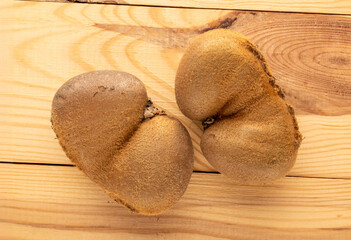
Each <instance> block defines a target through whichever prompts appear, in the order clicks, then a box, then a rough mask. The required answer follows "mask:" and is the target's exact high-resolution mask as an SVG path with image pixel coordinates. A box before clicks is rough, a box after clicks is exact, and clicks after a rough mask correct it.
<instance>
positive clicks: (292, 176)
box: [0, 161, 351, 180]
mask: <svg viewBox="0 0 351 240" xmlns="http://www.w3.org/2000/svg"><path fill="white" fill-rule="evenodd" d="M0 164H19V165H40V166H56V167H76V165H75V164H58V163H30V162H10V161H0ZM193 173H202V174H216V175H218V174H221V173H219V172H210V171H193ZM285 177H288V178H315V179H334V180H351V178H336V177H313V176H298V175H289V174H288V175H286V176H285Z"/></svg>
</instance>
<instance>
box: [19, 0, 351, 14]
mask: <svg viewBox="0 0 351 240" xmlns="http://www.w3.org/2000/svg"><path fill="white" fill-rule="evenodd" d="M18 1H32V2H58V3H81V4H105V5H119V6H136V7H155V8H185V9H204V10H237V11H255V12H276V13H301V14H323V15H340V16H343V15H344V16H350V15H351V4H350V6H347V7H344V8H342V7H341V6H340V7H338V6H334V7H333V8H334V9H336V10H335V11H332V10H330V9H332V8H331V5H332V4H333V3H330V2H329V3H327V1H326V2H325V3H323V1H322V3H321V4H322V5H323V4H329V7H330V8H329V9H328V8H327V9H325V10H320V11H318V10H316V9H318V4H317V3H315V5H316V7H315V8H311V9H310V10H309V11H306V10H305V11H303V10H302V9H303V8H304V7H305V6H304V4H305V3H300V5H298V6H281V7H279V6H278V7H276V6H275V7H272V6H270V5H269V3H268V2H267V1H262V3H261V4H263V6H261V7H256V6H251V7H249V5H248V4H247V5H245V4H244V6H240V5H239V4H238V5H239V6H238V5H235V3H232V4H229V6H226V7H217V6H212V5H210V4H208V5H206V3H208V2H209V1H206V0H202V1H197V2H196V3H203V4H202V5H201V6H196V5H195V4H194V3H191V2H194V1H189V2H190V4H189V2H188V3H185V4H184V5H176V3H172V2H171V1H163V2H162V3H163V4H161V3H154V2H151V3H150V2H149V4H145V3H144V2H138V1H131V2H129V3H128V2H127V1H119V0H115V1H114V0H18ZM165 2H166V4H165ZM173 2H180V1H173ZM265 2H267V3H266V6H264V3H265ZM335 5H337V3H335ZM245 6H246V7H245ZM324 8H325V7H324ZM348 10H349V12H347V11H348Z"/></svg>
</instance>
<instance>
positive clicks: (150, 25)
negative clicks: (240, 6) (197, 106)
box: [0, 1, 351, 178]
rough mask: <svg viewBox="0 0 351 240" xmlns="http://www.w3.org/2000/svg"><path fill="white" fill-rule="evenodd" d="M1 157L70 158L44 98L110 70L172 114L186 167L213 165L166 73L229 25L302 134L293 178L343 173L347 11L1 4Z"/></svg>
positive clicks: (349, 88)
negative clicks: (129, 77)
mask: <svg viewBox="0 0 351 240" xmlns="http://www.w3.org/2000/svg"><path fill="white" fill-rule="evenodd" d="M0 4H1V5H0V21H1V25H0V40H1V43H2V45H1V46H2V47H1V49H2V59H3V64H1V72H0V74H1V75H0V81H1V87H0V123H1V125H0V133H1V134H0V161H3V162H38V163H52V164H71V162H70V161H69V160H68V159H67V158H66V157H65V155H64V153H63V151H62V150H61V148H60V146H59V144H58V142H57V140H56V139H55V135H54V133H53V131H52V130H51V128H50V108H51V100H52V97H53V95H54V94H55V92H56V90H57V89H58V88H59V87H60V86H61V85H62V84H63V83H64V82H65V81H66V80H68V79H69V78H71V77H73V76H75V75H77V74H80V73H83V72H86V71H91V70H98V69H117V70H122V71H126V72H130V73H132V74H134V75H136V76H137V77H139V78H140V79H141V80H142V81H143V82H144V83H145V85H146V86H147V90H148V93H149V96H150V97H151V98H152V99H153V100H154V102H155V103H156V104H157V105H158V106H160V107H161V108H163V109H165V110H166V111H167V112H168V113H169V114H171V115H175V116H177V117H178V118H180V119H181V121H182V122H183V123H184V124H185V126H186V127H187V129H188V130H189V132H190V134H191V137H192V139H193V143H194V147H195V158H196V162H195V170H197V171H214V169H213V168H212V167H211V166H210V165H209V164H208V163H207V161H206V160H205V159H204V157H203V155H202V154H201V150H200V147H199V142H200V137H201V134H202V129H201V126H200V124H199V123H197V122H192V121H190V120H189V119H187V118H185V117H184V116H183V115H182V114H181V112H180V111H179V109H178V107H177V105H176V103H175V97H174V76H175V72H176V69H177V65H178V62H179V60H180V58H181V56H182V54H183V52H184V49H185V47H186V46H187V44H188V43H189V41H190V40H191V39H192V38H193V37H194V36H196V35H198V34H199V33H201V32H204V31H206V30H208V29H211V28H216V27H228V28H230V29H233V30H237V31H239V32H242V33H243V34H245V35H247V36H248V37H249V38H250V39H252V41H253V42H254V43H256V44H258V45H259V47H260V48H261V49H262V52H263V54H264V56H265V57H266V58H267V61H268V63H269V64H270V66H271V68H272V71H273V73H274V74H275V76H276V77H277V79H278V82H279V84H280V85H281V86H282V87H283V88H284V89H285V92H286V94H287V98H288V100H289V102H290V103H292V104H293V105H294V106H295V108H296V112H297V114H298V120H299V124H300V127H301V132H302V134H303V135H304V140H303V143H302V146H301V149H300V152H299V155H298V160H297V163H296V165H295V167H294V169H293V170H292V171H291V172H290V175H293V176H308V177H311V176H315V177H333V178H350V176H351V161H350V156H351V147H350V143H351V134H350V133H351V81H350V76H351V65H350V62H351V57H350V56H351V47H350V46H351V18H350V17H340V16H321V15H308V14H286V13H269V12H238V11H220V10H204V9H184V8H183V9H177V8H151V7H130V6H114V5H102V4H98V5H96V4H78V3H74V4H62V3H39V2H11V1H2V2H1V3H0Z"/></svg>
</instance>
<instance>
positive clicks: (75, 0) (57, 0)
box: [17, 0, 351, 16]
mask: <svg viewBox="0 0 351 240" xmlns="http://www.w3.org/2000/svg"><path fill="white" fill-rule="evenodd" d="M17 1H24V2H53V3H80V4H99V5H115V6H133V7H155V8H182V9H196V10H202V9H203V10H224V11H243V12H245V11H247V12H272V13H290V14H312V15H332V16H351V13H349V14H345V13H323V12H298V11H274V10H251V9H241V8H240V9H237V8H220V7H218V8H216V7H188V6H167V5H147V4H128V3H117V2H88V1H89V0H87V1H80V0H17Z"/></svg>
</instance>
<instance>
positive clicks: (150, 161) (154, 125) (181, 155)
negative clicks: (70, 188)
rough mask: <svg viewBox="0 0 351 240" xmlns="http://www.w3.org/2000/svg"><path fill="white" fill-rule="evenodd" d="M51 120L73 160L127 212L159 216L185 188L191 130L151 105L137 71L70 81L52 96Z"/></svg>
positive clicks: (190, 159)
mask: <svg viewBox="0 0 351 240" xmlns="http://www.w3.org/2000/svg"><path fill="white" fill-rule="evenodd" d="M51 121H52V128H53V130H54V131H55V133H56V135H57V137H58V140H59V142H60V144H61V146H62V148H63V150H64V151H65V153H66V155H67V156H68V157H69V158H70V159H71V161H72V162H74V163H75V164H76V166H77V167H78V168H79V169H80V170H82V171H83V172H84V173H85V174H86V175H87V176H88V177H89V178H90V179H91V180H92V181H94V182H95V183H97V184H98V185H99V186H100V187H102V188H103V189H104V191H105V192H106V193H107V194H108V195H110V196H111V197H112V198H113V199H114V200H116V201H117V202H119V203H121V204H122V205H123V206H125V207H126V208H128V209H129V210H130V211H132V212H137V213H141V214H145V215H156V214H160V213H162V212H164V211H165V210H167V209H168V208H170V207H171V206H173V205H174V204H175V203H176V202H177V201H178V200H179V199H180V197H181V196H182V195H183V193H184V191H185V190H186V188H187V185H188V183H189V180H190V177H191V174H192V171H193V162H194V160H193V159H194V157H193V155H194V153H193V148H192V142H191V139H190V136H189V133H188V132H187V130H186V129H185V127H184V126H183V125H182V124H181V123H180V121H178V120H177V119H175V118H173V117H170V116H167V115H166V114H165V113H164V112H163V111H161V110H159V109H157V108H156V107H154V106H153V104H152V102H151V100H149V99H148V97H147V93H146V89H145V87H144V85H143V83H142V82H141V81H140V80H139V79H138V78H136V77H135V76H133V75H131V74H128V73H125V72H120V71H107V70H105V71H93V72H88V73H84V74H81V75H78V76H76V77H74V78H72V79H70V80H68V81H67V82H66V83H64V84H63V85H62V87H61V88H60V89H59V90H58V91H57V92H56V94H55V96H54V99H53V102H52V115H51Z"/></svg>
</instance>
